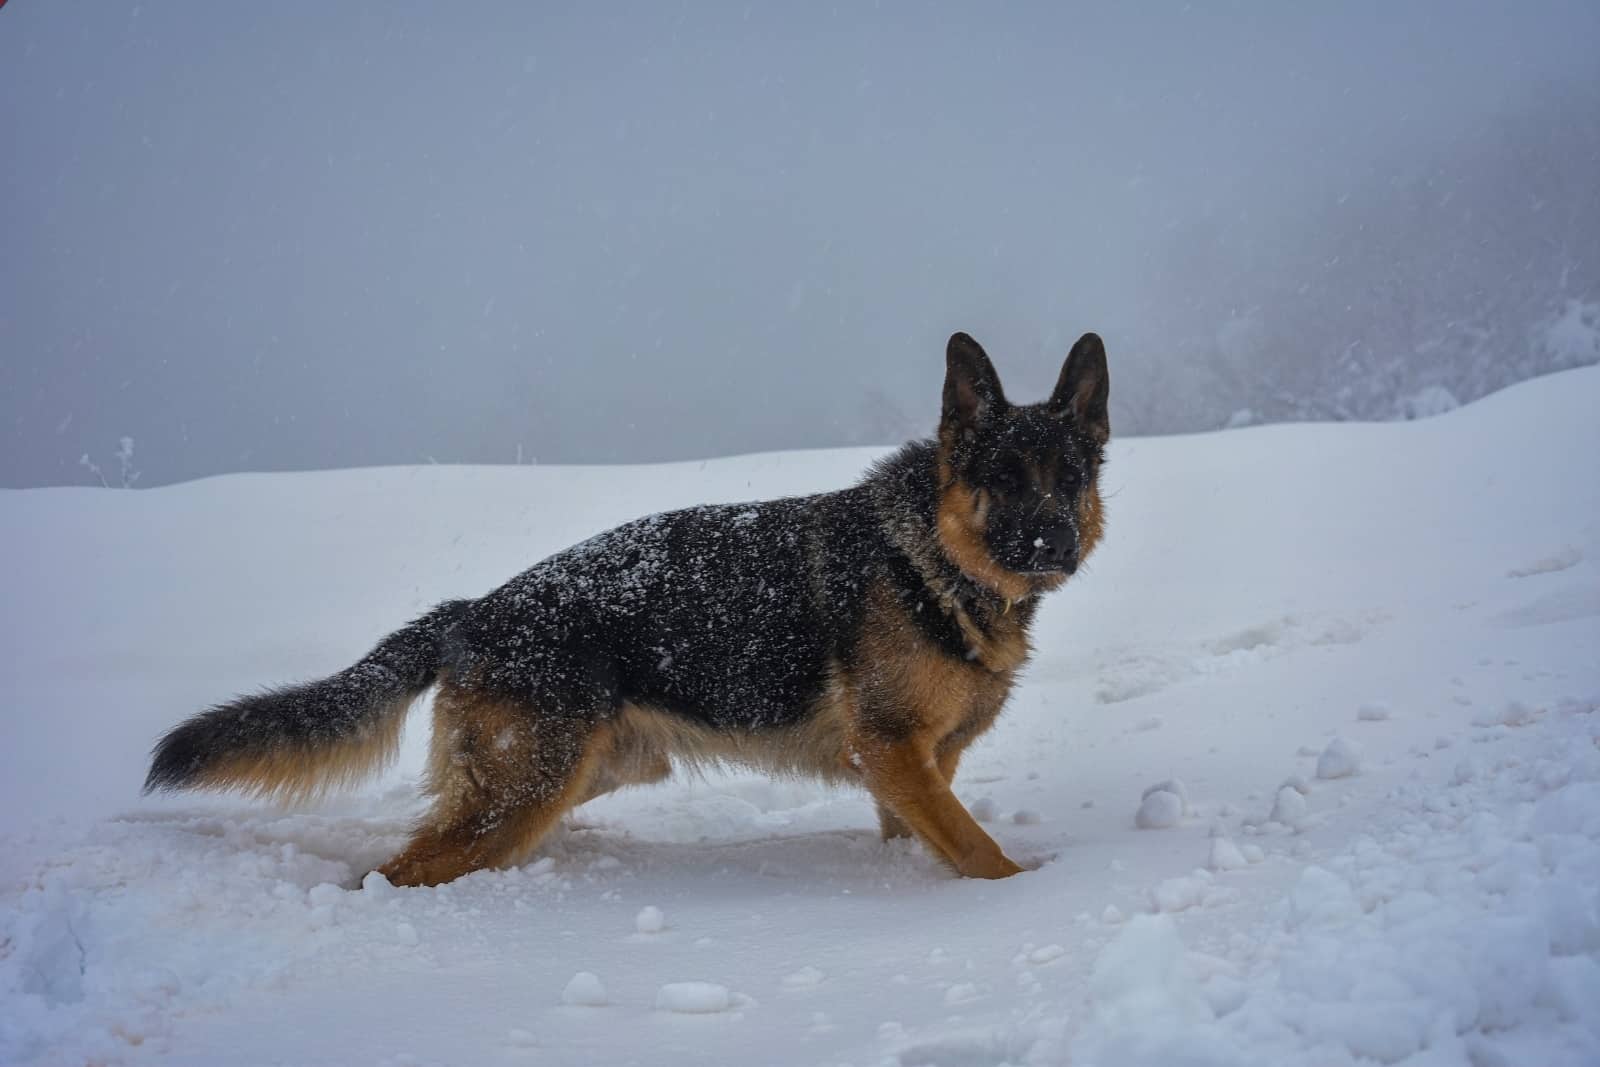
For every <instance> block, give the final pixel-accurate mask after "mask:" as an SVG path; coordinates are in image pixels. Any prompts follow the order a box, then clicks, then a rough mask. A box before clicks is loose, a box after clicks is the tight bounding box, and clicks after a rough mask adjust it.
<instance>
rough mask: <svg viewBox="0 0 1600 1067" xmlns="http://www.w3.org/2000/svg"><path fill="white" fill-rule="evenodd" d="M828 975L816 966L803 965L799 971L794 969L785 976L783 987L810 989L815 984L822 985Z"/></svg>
mask: <svg viewBox="0 0 1600 1067" xmlns="http://www.w3.org/2000/svg"><path fill="white" fill-rule="evenodd" d="M826 977H827V975H825V974H823V973H822V972H821V971H819V970H817V969H816V968H815V967H802V968H800V969H799V970H798V971H793V972H791V973H789V974H786V975H784V976H783V987H784V988H785V989H810V988H811V987H812V986H814V985H820V984H821V982H822V980H823V979H824V978H826Z"/></svg>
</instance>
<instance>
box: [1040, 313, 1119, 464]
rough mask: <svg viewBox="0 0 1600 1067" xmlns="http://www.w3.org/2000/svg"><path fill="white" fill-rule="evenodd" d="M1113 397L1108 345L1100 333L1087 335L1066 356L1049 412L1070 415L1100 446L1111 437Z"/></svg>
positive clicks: (1050, 401) (1079, 339)
mask: <svg viewBox="0 0 1600 1067" xmlns="http://www.w3.org/2000/svg"><path fill="white" fill-rule="evenodd" d="M1110 396H1111V376H1110V374H1108V373H1107V372H1106V346H1105V342H1104V341H1102V340H1100V335H1099V334H1097V333H1086V334H1084V335H1083V336H1082V337H1080V338H1078V343H1077V344H1075V345H1073V346H1072V351H1071V352H1068V353H1067V362H1066V363H1065V364H1064V365H1063V366H1062V368H1061V377H1060V379H1059V380H1058V381H1057V382H1056V391H1055V392H1053V393H1051V394H1050V400H1049V405H1050V410H1051V411H1053V412H1055V413H1056V414H1057V415H1068V416H1071V417H1072V420H1073V421H1074V422H1076V423H1077V424H1078V425H1079V426H1080V427H1082V428H1083V429H1084V430H1087V431H1088V433H1089V436H1091V437H1093V438H1094V439H1095V440H1096V441H1097V442H1099V443H1100V444H1105V443H1106V441H1107V440H1108V439H1109V438H1110V437H1111V417H1110V415H1109V414H1108V413H1107V412H1106V401H1107V400H1108V399H1109V398H1110Z"/></svg>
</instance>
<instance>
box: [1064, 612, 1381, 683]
mask: <svg viewBox="0 0 1600 1067" xmlns="http://www.w3.org/2000/svg"><path fill="white" fill-rule="evenodd" d="M1387 618H1388V616H1386V615H1384V614H1383V613H1381V612H1368V613H1367V614H1365V615H1364V616H1362V617H1361V618H1360V619H1359V620H1352V619H1348V618H1344V617H1339V616H1334V617H1328V618H1302V617H1300V616H1296V615H1285V616H1282V617H1281V618H1277V619H1269V620H1267V621H1266V622H1261V623H1257V624H1256V625H1254V626H1247V627H1245V628H1244V629H1242V630H1235V631H1234V632H1233V633H1230V634H1228V635H1226V636H1224V637H1220V638H1217V639H1216V640H1213V641H1209V642H1205V643H1202V644H1201V645H1199V646H1197V647H1196V648H1194V650H1193V654H1192V655H1185V654H1183V653H1182V652H1177V653H1165V652H1163V653H1150V652H1141V651H1129V652H1128V653H1126V654H1125V655H1123V656H1122V657H1121V658H1119V659H1117V660H1115V661H1113V662H1111V663H1109V664H1105V665H1103V666H1102V667H1101V669H1100V676H1099V684H1098V686H1097V687H1096V689H1095V699H1096V700H1098V701H1099V702H1100V703H1102V704H1120V703H1122V702H1123V701H1125V700H1134V699H1136V698H1138V697H1142V696H1149V695H1150V694H1152V693H1158V692H1160V691H1161V690H1163V689H1166V688H1168V687H1169V686H1173V685H1176V684H1178V683H1180V682H1185V681H1189V680H1190V679H1193V678H1198V677H1204V676H1206V675H1212V674H1218V673H1221V672H1223V671H1227V670H1232V669H1233V668H1236V667H1240V666H1243V665H1245V664H1248V663H1255V662H1259V661H1260V660H1262V659H1265V658H1268V657H1272V656H1278V655H1282V654H1284V653H1286V652H1290V651H1293V650H1294V649H1296V648H1302V647H1307V646H1310V647H1322V646H1328V645H1353V644H1356V643H1358V642H1360V641H1361V640H1362V639H1364V638H1365V637H1366V636H1367V634H1368V633H1369V632H1370V631H1371V629H1372V628H1373V627H1374V626H1375V625H1377V624H1379V623H1382V622H1384V621H1386V620H1387Z"/></svg>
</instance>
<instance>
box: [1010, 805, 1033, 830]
mask: <svg viewBox="0 0 1600 1067" xmlns="http://www.w3.org/2000/svg"><path fill="white" fill-rule="evenodd" d="M1011 821H1012V822H1014V823H1016V824H1017V825H1018V826H1036V825H1038V823H1039V813H1038V812H1036V811H1033V810H1032V809H1030V808H1018V809H1017V810H1016V811H1014V812H1012V814H1011Z"/></svg>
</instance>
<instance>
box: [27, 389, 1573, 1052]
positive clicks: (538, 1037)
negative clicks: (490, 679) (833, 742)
mask: <svg viewBox="0 0 1600 1067" xmlns="http://www.w3.org/2000/svg"><path fill="white" fill-rule="evenodd" d="M1597 407H1600V369H1588V370H1580V371H1573V372H1568V373H1565V374H1561V375H1557V376H1554V377H1550V378H1545V379H1542V380H1539V381H1534V382H1529V383H1526V384H1523V385H1520V386H1517V387H1515V388H1513V389H1511V390H1508V391H1506V392H1504V393H1501V394H1498V395H1496V396H1493V397H1490V398H1488V399H1486V400H1484V401H1482V402H1480V403H1478V404H1475V405H1472V406H1470V407H1467V408H1464V409H1461V410H1459V411H1456V412H1453V413H1451V414H1449V415H1446V416H1443V417H1440V418H1437V419H1432V420H1427V421H1422V422H1416V423H1403V424H1390V425H1375V426H1368V425H1342V426H1282V427H1270V428H1263V429H1252V430H1243V431H1234V432H1229V433H1223V434H1214V435H1205V436H1196V437H1186V438H1166V439H1160V440H1129V441H1120V442H1116V443H1114V446H1113V448H1112V450H1111V459H1112V462H1111V465H1110V467H1109V468H1108V471H1107V478H1108V481H1109V488H1110V499H1109V502H1108V503H1109V514H1110V520H1111V525H1110V529H1109V533H1108V536H1107V540H1106V542H1105V545H1104V547H1103V549H1102V550H1101V553H1100V555H1098V556H1097V557H1096V558H1095V560H1094V561H1093V563H1092V565H1091V567H1090V568H1089V569H1088V570H1087V572H1086V573H1083V574H1081V575H1080V576H1079V577H1078V578H1076V579H1075V580H1074V581H1073V582H1072V583H1070V584H1069V586H1068V587H1067V589H1066V590H1064V591H1063V592H1061V593H1058V594H1056V595H1055V596H1054V597H1053V598H1051V599H1050V600H1049V601H1048V603H1047V606H1046V607H1045V609H1044V610H1043V612H1042V617H1041V621H1040V626H1039V630H1038V634H1037V645H1038V654H1037V657H1036V659H1035V661H1034V663H1033V665H1032V666H1031V668H1030V670H1029V673H1028V676H1027V679H1026V681H1025V682H1024V684H1023V685H1022V686H1021V687H1020V689H1019V691H1018V693H1017V694H1016V697H1015V698H1014V700H1013V703H1012V705H1011V706H1010V708H1009V709H1008V711H1007V712H1006V714H1005V715H1004V716H1003V717H1002V719H1001V721H1000V723H999V724H998V726H997V727H996V728H995V729H994V730H993V731H992V733H991V734H990V735H989V736H988V737H986V738H985V739H984V740H983V741H982V742H981V743H980V744H979V745H977V746H975V748H974V749H973V750H972V751H971V754H970V755H969V757H968V758H967V759H966V760H965V761H964V762H963V764H962V768H961V773H960V776H959V777H958V780H957V787H958V789H957V791H958V792H959V793H960V794H962V795H963V796H964V797H965V798H966V799H967V801H968V802H969V804H972V805H973V806H974V809H975V811H977V812H979V813H980V814H981V816H982V817H984V818H985V819H987V820H988V822H989V825H990V829H991V831H992V832H993V833H994V834H995V835H996V836H997V837H998V838H999V839H1000V840H1001V841H1002V842H1003V843H1004V844H1005V846H1006V847H1007V850H1008V851H1009V852H1011V853H1012V854H1013V855H1016V856H1019V857H1027V858H1030V859H1032V860H1034V861H1038V862H1041V863H1042V866H1040V867H1039V869H1038V870H1036V871H1032V872H1030V873H1027V874H1025V875H1022V876H1019V877H1017V878H1014V879H1011V880H1009V881H1005V882H999V883H986V882H973V881H962V880H957V879H954V878H951V877H950V876H948V875H947V874H946V873H945V872H944V871H943V870H941V869H940V868H939V867H938V866H937V865H936V864H935V863H934V862H933V861H932V860H930V859H929V858H928V857H927V856H926V855H925V854H924V853H923V852H922V851H921V850H920V849H918V848H917V847H915V846H912V845H907V844H903V843H900V844H896V845H893V846H886V845H883V844H881V843H880V842H879V841H878V839H877V834H876V829H875V826H876V824H875V819H874V817H873V812H872V807H871V805H870V803H869V801H868V800H867V799H866V797H865V796H864V795H858V794H854V793H851V792H846V791H830V790H827V789H824V788H821V787H819V786H816V785H813V784H811V783H807V782H771V781H767V780H765V779H761V778H757V777H752V776H743V775H730V776H728V777H718V778H714V779H711V780H705V781H696V780H680V781H675V782H673V783H671V784H668V785H665V786H660V787H655V788H652V789H642V790H635V791H632V792H627V793H623V794H620V795H616V796H613V797H608V798H605V799H603V800H601V801H598V802H596V803H594V804H591V805H589V806H587V807H585V808H582V809H580V810H579V811H578V812H577V813H576V815H575V818H574V819H573V820H572V821H571V823H570V825H569V826H567V827H565V828H564V829H563V830H562V831H561V832H559V834H558V835H557V836H556V837H555V838H554V839H553V840H551V841H550V842H549V843H548V845H547V846H546V847H545V848H544V849H543V850H542V852H541V854H540V855H539V856H538V857H536V858H535V859H534V860H533V861H531V862H530V863H529V864H528V865H527V866H525V867H523V868H521V869H519V870H512V871H504V872H492V873H482V874H477V875H473V876H471V877H469V878H466V879H464V880H462V881H461V882H458V883H456V884H454V885H451V886H448V887H444V888H440V889H424V890H395V889H390V888H389V887H387V886H385V885H370V886H369V888H368V889H366V890H365V891H360V890H358V891H350V890H347V889H344V888H340V887H341V886H346V885H350V884H351V883H352V881H353V880H354V879H357V878H359V877H360V875H361V873H362V872H363V871H365V870H367V869H368V868H369V867H370V866H372V865H373V864H375V863H377V862H378V861H380V860H381V859H383V858H384V857H385V856H386V855H387V854H389V853H390V852H391V851H392V850H394V849H395V848H396V847H398V845H399V844H400V842H401V840H402V837H403V835H404V832H405V827H406V824H407V820H408V819H409V818H410V817H411V816H412V815H414V814H415V812H416V810H417V800H416V795H415V777H416V774H417V771H418V769H419V767H420V763H421V756H422V752H423V750H424V746H425V743H426V716H425V715H424V714H423V713H422V712H421V711H419V712H418V713H414V715H413V717H412V720H411V722H410V725H409V727H408V733H407V738H406V743H405V748H404V752H403V757H402V760H401V764H400V766H399V767H398V768H397V769H396V770H395V771H394V772H393V773H391V774H389V775H387V776H386V777H385V778H383V779H382V780H381V781H378V782H375V783H374V784H372V785H371V786H370V787H368V788H367V789H366V790H364V791H362V792H360V793H359V794H356V795H353V796H350V797H347V798H341V799H339V800H336V801H333V802H330V803H328V804H326V805H325V806H323V807H320V808H318V809H316V810H313V811H305V812H292V813H290V812H282V811H275V810H270V809H263V808H259V807H253V806H249V805H245V804H242V803H239V802H235V801H230V800H228V799H219V798H211V797H203V796H190V797H179V798H176V799H171V800H141V799H140V798H139V797H138V795H137V790H138V785H139V782H140V779H141V777H142V775H143V773H144V769H145V753H146V751H147V749H148V747H149V744H150V742H151V741H152V740H153V738H154V737H155V736H156V735H157V734H158V733H159V732H160V731H162V730H163V729H165V728H166V727H168V726H170V725H171V724H172V723H173V722H175V721H176V720H177V719H178V718H180V717H182V716H184V715H186V714H188V713H190V712H191V711H193V710H194V709H196V708H198V707H200V706H201V705H204V704H206V703H209V702H212V701H214V700H217V699H219V698H222V697H226V696H228V695H231V694H233V693H235V692H238V691H241V690H247V689H250V688H252V687H255V686H259V685H263V684H266V683H271V682H280V681H284V680H288V679H293V678H299V677H306V676H311V675H317V674H322V673H325V672H328V671H331V670H333V669H336V668H338V667H341V666H344V665H345V664H347V663H348V662H350V661H351V660H353V659H354V658H355V657H356V656H357V655H359V654H360V653H361V652H363V651H364V650H365V649H366V647H367V646H368V645H369V644H370V643H371V641H372V640H373V639H375V638H376V637H377V636H379V635H380V634H381V633H383V632H386V631H387V630H388V629H390V628H392V627H393V626H394V625H395V624H397V623H399V622H401V621H403V620H404V619H406V618H408V617H409V616H411V615H412V614H414V613H415V612H416V611H417V610H418V609H420V608H422V607H424V606H426V605H429V604H431V603H433V602H435V601H436V600H439V599H442V598H444V597H447V596H462V595H473V594H477V593H480V592H483V591H485V590H487V589H488V588H490V587H491V586H493V585H495V584H498V583H499V582H500V581H501V580H503V579H504V578H506V577H508V576H509V575H511V574H512V573H514V572H515V571H517V570H519V569H521V568H522V567H524V566H525V565H527V564H528V563H530V562H532V561H533V560H535V559H537V558H539V557H540V556H542V555H544V554H546V553H548V552H550V551H552V550H554V549H556V548H559V547H561V546H564V545H566V544H569V543H571V542H573V541H575V540H577V539H579V538H581V537H583V536H586V535H587V534H590V533H592V532H594V531H596V530H599V529H602V528H604V527H606V526H610V525H613V524H615V523H617V522H619V521H621V520H624V519H627V518H631V517H633V516H636V515H639V514H642V513H645V512H649V511H653V510H659V509H663V508H667V507H671V506H676V505H682V504H688V503H693V502H707V501H727V500H738V499H749V498H754V497H767V496H777V495H783V494H788V493H794V492H802V491H810V490H815V489H822V488H827V487H832V486H837V485H841V484H844V483H846V482H848V481H850V480H852V479H853V478H854V477H855V476H856V474H857V472H858V471H859V470H860V469H861V468H862V467H863V466H864V465H865V464H866V462H867V461H868V460H869V459H870V458H871V456H872V454H873V453H871V452H869V451H847V452H815V453H791V454H782V455H765V456H753V457H744V458H738V459H728V460H718V461H712V462H706V463H698V464H681V465H672V466H658V467H635V468H585V469H575V468H543V467H525V468H495V469H488V468H485V469H470V468H469V469H463V468H441V467H425V468H405V469H385V470H361V471H338V472H329V473H321V474H296V475H272V476H234V477H226V478H218V479H212V480H208V481H203V482H197V483H191V484H187V485H181V486H175V487H172V488H167V489H159V490H150V491H143V492H131V493H124V492H105V491H91V490H47V491H28V492H8V493H3V494H0V558H4V559H6V560H8V561H10V566H9V573H8V574H7V577H6V580H5V583H4V585H5V593H4V603H5V605H6V607H5V615H4V620H5V621H4V629H5V633H4V640H3V641H0V701H3V704H0V1063H4V1064H33V1063H38V1064H65V1063H121V1062H126V1063H143V1062H154V1061H160V1062H165V1063H179V1064H217V1063H224V1062H227V1063H245V1064H257V1063H260V1064H266V1063H286V1064H392V1065H398V1064H463V1065H468V1064H532V1063H538V1064H580V1063H648V1064H653V1065H659V1064H671V1063H685V1064H687V1063H734V1064H766V1063H773V1064H824V1063H826V1064H838V1063H851V1064H856V1065H863V1064H878V1063H900V1064H906V1065H910V1064H934V1065H940V1067H956V1065H978V1064H999V1063H1019V1064H1021V1063H1039V1064H1045V1063H1064V1062H1072V1063H1079V1064H1106V1065H1117V1064H1152V1065H1153V1064H1162V1065H1169V1064H1219V1065H1220V1064H1251V1063H1260V1064H1273V1065H1281V1064H1319V1065H1333V1064H1347V1063H1357V1062H1368V1061H1369V1060H1376V1061H1380V1062H1385V1063H1395V1062H1404V1063H1408V1064H1413V1065H1421V1064H1429V1065H1444V1064H1469V1063H1470V1064H1474V1065H1479V1067H1481V1065H1487V1064H1502V1063H1503V1064H1534V1063H1537V1064H1542V1065H1559V1064H1595V1063H1600V919H1597V909H1600V896H1597V886H1600V748H1597V741H1600V712H1597V706H1600V654H1597V649H1600V478H1596V476H1595V473H1596V472H1595V457H1596V456H1600V427H1597V423H1596V420H1595V418H1594V412H1595V411H1596V409H1597ZM1336 739H1338V740H1340V741H1342V742H1344V744H1340V745H1335V744H1332V743H1333V742H1334V741H1335V740H1336ZM1330 748H1332V749H1333V750H1334V751H1332V752H1328V751H1327V750H1328V749H1330ZM1319 764H1321V770H1322V771H1323V772H1324V773H1326V774H1329V775H1333V774H1338V773H1339V772H1341V771H1352V772H1353V773H1349V774H1346V775H1344V776H1339V777H1322V778H1319V777H1318V769H1319ZM1167 779H1178V780H1179V782H1180V783H1181V784H1180V785H1176V786H1171V787H1170V788H1169V789H1168V790H1166V791H1165V792H1168V793H1172V794H1174V796H1171V797H1161V796H1156V797H1154V799H1152V800H1150V801H1147V802H1145V804H1144V807H1145V812H1146V817H1147V819H1146V821H1154V822H1157V823H1160V822H1163V821H1166V820H1167V819H1169V818H1175V820H1176V823H1177V824H1176V825H1174V826H1170V827H1166V828H1160V829H1139V828H1137V827H1136V819H1135V816H1136V813H1137V812H1138V811H1139V810H1140V808H1141V798H1142V795H1143V794H1144V792H1145V791H1146V788H1147V787H1149V786H1151V785H1155V784H1158V783H1161V782H1163V781H1164V780H1167ZM1286 782H1288V783H1289V784H1288V787H1287V790H1285V789H1283V788H1281V787H1283V786H1284V785H1285V783H1286ZM1178 794H1182V795H1178ZM1185 807H1187V810H1185ZM1273 816H1275V817H1276V818H1272V817H1273ZM1208 868H1214V869H1208ZM1153 913H1154V914H1153ZM580 972H591V973H592V975H593V976H594V980H590V979H580V980H576V981H574V978H575V976H576V975H578V974H579V973H580ZM694 982H701V983H710V984H712V986H715V987H721V988H720V989H719V988H712V987H709V986H680V985H678V984H679V983H694ZM569 983H570V984H569ZM669 987H670V988H669ZM594 1001H601V1002H603V1003H599V1004H595V1003H592V1002H594ZM688 1009H720V1010H705V1011H693V1010H688Z"/></svg>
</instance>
